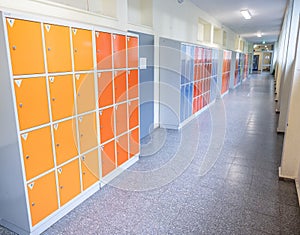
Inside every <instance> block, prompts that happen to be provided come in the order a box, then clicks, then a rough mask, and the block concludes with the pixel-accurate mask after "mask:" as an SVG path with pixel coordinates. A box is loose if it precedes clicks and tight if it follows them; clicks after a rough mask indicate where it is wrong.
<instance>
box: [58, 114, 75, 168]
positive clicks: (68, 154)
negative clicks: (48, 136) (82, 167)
mask: <svg viewBox="0 0 300 235" xmlns="http://www.w3.org/2000/svg"><path fill="white" fill-rule="evenodd" d="M53 131H54V142H55V151H56V165H61V164H62V163H64V162H66V161H68V160H70V159H72V158H73V157H76V156H77V155H78V146H77V132H76V120H75V119H71V120H68V121H64V122H60V123H57V124H54V125H53Z"/></svg>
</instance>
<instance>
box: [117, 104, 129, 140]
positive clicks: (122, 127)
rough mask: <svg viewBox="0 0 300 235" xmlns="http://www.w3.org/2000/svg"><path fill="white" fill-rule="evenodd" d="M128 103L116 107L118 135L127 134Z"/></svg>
mask: <svg viewBox="0 0 300 235" xmlns="http://www.w3.org/2000/svg"><path fill="white" fill-rule="evenodd" d="M127 122H128V118H127V103H123V104H120V105H117V106H116V135H117V136H119V135H120V134H122V133H124V132H126V131H127V130H128V127H127Z"/></svg>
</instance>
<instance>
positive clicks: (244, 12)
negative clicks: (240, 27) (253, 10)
mask: <svg viewBox="0 0 300 235" xmlns="http://www.w3.org/2000/svg"><path fill="white" fill-rule="evenodd" d="M241 14H242V15H243V17H244V18H245V19H246V20H250V19H251V17H252V16H251V14H250V11H249V10H248V9H246V10H241Z"/></svg>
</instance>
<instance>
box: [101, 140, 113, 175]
mask: <svg viewBox="0 0 300 235" xmlns="http://www.w3.org/2000/svg"><path fill="white" fill-rule="evenodd" d="M101 163H102V177H104V176H106V175H107V174H109V173H110V172H112V171H113V170H114V169H115V168H116V158H115V141H114V140H112V141H110V142H108V143H107V144H105V145H103V146H102V148H101Z"/></svg>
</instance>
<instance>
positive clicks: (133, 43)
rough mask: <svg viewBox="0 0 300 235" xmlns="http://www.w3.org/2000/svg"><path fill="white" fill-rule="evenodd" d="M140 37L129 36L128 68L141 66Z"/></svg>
mask: <svg viewBox="0 0 300 235" xmlns="http://www.w3.org/2000/svg"><path fill="white" fill-rule="evenodd" d="M138 46H139V39H138V38H137V37H127V56H128V68H137V67H138V66H139V47H138Z"/></svg>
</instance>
